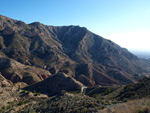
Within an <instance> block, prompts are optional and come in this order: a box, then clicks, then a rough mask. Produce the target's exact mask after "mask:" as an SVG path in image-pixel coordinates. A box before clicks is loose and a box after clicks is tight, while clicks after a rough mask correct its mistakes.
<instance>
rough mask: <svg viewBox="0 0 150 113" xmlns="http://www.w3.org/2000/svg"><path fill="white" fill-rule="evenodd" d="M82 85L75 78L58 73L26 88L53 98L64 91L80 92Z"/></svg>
mask: <svg viewBox="0 0 150 113" xmlns="http://www.w3.org/2000/svg"><path fill="white" fill-rule="evenodd" d="M82 86H83V84H82V83H80V82H78V81H76V80H75V79H74V78H72V77H69V76H68V75H66V74H64V73H58V74H56V75H53V76H50V77H49V78H47V79H45V80H43V81H41V82H38V83H36V84H33V85H31V86H29V87H26V88H25V89H26V90H31V91H33V90H36V91H37V92H41V93H46V94H48V95H49V96H53V95H56V94H59V93H61V91H62V90H65V91H67V92H70V91H80V90H81V87H82Z"/></svg>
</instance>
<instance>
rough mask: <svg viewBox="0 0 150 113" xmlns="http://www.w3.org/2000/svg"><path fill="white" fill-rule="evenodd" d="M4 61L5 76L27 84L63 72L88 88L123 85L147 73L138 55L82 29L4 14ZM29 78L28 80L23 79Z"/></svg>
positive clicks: (0, 36) (0, 42)
mask: <svg viewBox="0 0 150 113" xmlns="http://www.w3.org/2000/svg"><path fill="white" fill-rule="evenodd" d="M0 58H1V62H0V64H1V65H3V64H5V66H6V68H5V70H4V69H3V66H1V67H0V72H1V73H2V75H3V76H4V77H6V78H7V79H9V80H12V82H17V81H23V82H26V83H27V84H33V83H36V82H39V81H41V80H43V79H45V78H47V77H48V76H50V75H54V76H55V75H57V73H58V72H63V73H65V74H67V76H70V77H72V78H73V79H76V80H77V81H79V82H81V83H82V84H84V85H86V86H95V85H105V86H107V85H115V84H117V85H119V84H128V83H133V82H136V80H138V79H139V78H142V77H144V76H145V74H143V73H147V70H146V69H147V67H146V66H145V65H144V63H143V61H142V60H140V59H139V58H138V57H136V56H135V55H133V54H132V53H130V52H129V51H128V50H127V49H125V48H121V47H120V46H119V45H117V44H115V43H114V42H112V41H110V40H107V39H104V38H103V37H101V36H98V35H96V34H94V33H92V32H91V31H89V30H88V29H86V28H84V27H79V26H47V25H43V24H41V23H39V22H34V23H31V24H26V23H24V22H22V21H18V20H14V19H11V18H8V17H5V16H1V15H0ZM5 60H8V61H6V62H5ZM3 62H5V63H3ZM8 67H10V68H8ZM14 67H15V70H14ZM16 67H17V68H16ZM41 68H42V69H41ZM9 69H10V70H12V71H10V70H9ZM20 70H21V71H22V70H23V73H24V74H23V73H22V72H20ZM29 70H30V71H29ZM46 70H47V71H46ZM27 72H28V73H27ZM8 73H9V74H8ZM14 73H15V75H14ZM26 74H27V75H28V74H29V75H30V77H28V78H27V79H26V80H24V79H23V78H24V77H26ZM8 76H9V77H8ZM14 76H15V79H12V78H13V77H14ZM16 76H17V78H16ZM18 78H19V79H18ZM34 78H35V79H34ZM28 79H30V80H31V82H28ZM58 79H59V76H58Z"/></svg>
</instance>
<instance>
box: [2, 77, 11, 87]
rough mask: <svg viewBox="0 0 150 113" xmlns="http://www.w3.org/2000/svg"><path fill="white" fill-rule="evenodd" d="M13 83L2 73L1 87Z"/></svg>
mask: <svg viewBox="0 0 150 113" xmlns="http://www.w3.org/2000/svg"><path fill="white" fill-rule="evenodd" d="M11 85H12V82H11V81H8V80H6V79H5V77H3V76H2V75H1V74H0V87H7V86H11Z"/></svg>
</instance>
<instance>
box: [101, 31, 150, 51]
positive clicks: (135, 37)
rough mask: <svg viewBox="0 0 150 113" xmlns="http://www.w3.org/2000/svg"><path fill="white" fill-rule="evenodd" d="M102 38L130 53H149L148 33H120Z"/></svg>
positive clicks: (149, 39) (149, 38)
mask: <svg viewBox="0 0 150 113" xmlns="http://www.w3.org/2000/svg"><path fill="white" fill-rule="evenodd" d="M103 37H104V38H107V39H110V40H112V41H113V42H115V43H116V44H118V45H119V46H121V47H123V48H126V49H128V50H130V51H137V52H146V53H150V31H137V32H135V31H134V32H121V33H117V34H109V35H103Z"/></svg>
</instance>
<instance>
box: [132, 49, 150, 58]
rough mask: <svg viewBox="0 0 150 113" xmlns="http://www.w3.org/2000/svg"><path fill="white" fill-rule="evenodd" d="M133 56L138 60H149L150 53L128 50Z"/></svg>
mask: <svg viewBox="0 0 150 113" xmlns="http://www.w3.org/2000/svg"><path fill="white" fill-rule="evenodd" d="M130 51H131V52H132V53H133V54H135V55H136V56H137V57H139V58H145V59H150V51H138V50H137V51H135V50H130Z"/></svg>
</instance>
